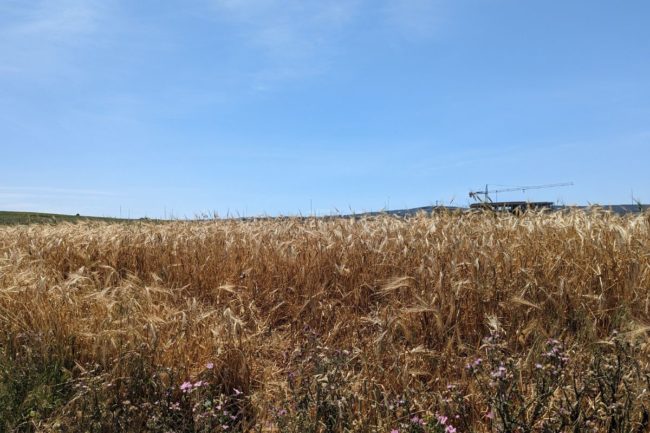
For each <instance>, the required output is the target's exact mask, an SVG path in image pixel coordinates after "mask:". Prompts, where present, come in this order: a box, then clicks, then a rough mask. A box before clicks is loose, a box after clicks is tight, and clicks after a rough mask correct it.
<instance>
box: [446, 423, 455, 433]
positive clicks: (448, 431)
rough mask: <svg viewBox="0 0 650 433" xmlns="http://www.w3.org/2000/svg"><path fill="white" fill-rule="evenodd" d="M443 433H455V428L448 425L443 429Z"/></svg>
mask: <svg viewBox="0 0 650 433" xmlns="http://www.w3.org/2000/svg"><path fill="white" fill-rule="evenodd" d="M445 433H456V427H454V426H453V425H451V424H449V425H448V426H447V427H445Z"/></svg>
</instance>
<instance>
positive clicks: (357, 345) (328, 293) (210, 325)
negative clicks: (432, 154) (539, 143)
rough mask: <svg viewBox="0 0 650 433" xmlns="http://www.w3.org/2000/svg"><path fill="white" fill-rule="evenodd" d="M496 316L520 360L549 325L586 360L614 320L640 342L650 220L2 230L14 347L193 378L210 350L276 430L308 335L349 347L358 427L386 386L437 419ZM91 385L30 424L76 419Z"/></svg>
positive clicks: (475, 219) (532, 217)
mask: <svg viewBox="0 0 650 433" xmlns="http://www.w3.org/2000/svg"><path fill="white" fill-rule="evenodd" d="M489 317H495V318H497V319H498V321H499V322H500V323H501V325H502V326H503V328H504V329H505V330H506V332H507V345H508V348H509V350H510V351H511V352H512V353H513V354H518V355H521V356H522V357H523V358H525V357H526V356H529V355H530V354H533V353H535V352H536V351H539V350H541V347H542V345H543V344H544V341H546V339H547V338H549V337H553V338H560V339H562V340H563V341H565V342H566V344H567V345H570V346H571V347H573V348H574V350H575V351H576V353H588V351H589V350H591V349H590V348H591V347H592V346H593V343H594V342H596V341H598V340H600V339H602V338H605V337H606V336H607V335H609V333H610V332H611V331H612V330H614V329H617V330H620V331H624V332H633V333H636V334H635V335H637V336H641V337H643V338H644V336H645V335H646V333H645V329H646V328H644V327H647V326H648V325H649V324H650V214H647V213H646V214H641V215H634V216H626V217H620V216H615V215H612V214H609V213H605V212H593V213H584V212H577V211H576V212H569V213H554V214H544V213H531V214H526V215H524V216H520V217H517V216H510V215H491V214H479V213H474V214H463V215H461V214H440V215H434V216H424V215H422V216H418V217H414V218H409V219H399V218H393V217H378V218H372V219H362V220H353V219H332V220H319V219H306V220H293V219H284V220H265V221H248V222H237V221H210V222H174V223H168V224H151V223H142V224H132V225H120V224H107V223H81V224H74V225H73V224H67V223H64V224H59V225H54V226H51V225H39V226H15V227H3V228H0V352H2V351H4V353H5V357H6V358H7V359H12V360H14V361H16V360H22V361H21V362H23V361H24V362H25V363H29V362H31V363H37V364H38V363H40V364H38V365H39V366H41V367H36V369H37V370H38V369H39V368H45V367H42V365H43V363H46V364H48V365H51V364H52V363H54V364H55V365H56V366H57V368H59V369H60V370H62V371H64V373H65V374H64V376H65V378H64V379H63V382H64V383H75V384H78V383H79V381H80V380H82V379H81V378H85V379H84V380H86V379H88V378H93V380H95V382H101V383H103V384H108V383H113V384H114V383H115V381H116V380H123V381H126V380H127V379H125V378H129V377H133V376H135V375H137V374H138V372H139V371H142V369H143V368H144V367H143V366H142V363H143V362H145V361H143V359H144V360H146V365H148V366H155V368H156V369H158V370H161V369H165V368H168V369H169V370H166V371H168V372H169V375H172V376H174V377H176V378H178V380H179V381H182V380H183V379H184V378H191V377H196V375H199V374H201V372H202V371H204V370H205V367H204V366H205V364H206V363H207V362H208V361H212V362H214V363H215V364H216V368H215V371H217V372H218V382H219V386H220V387H221V388H222V389H223V390H224V392H231V391H232V390H233V389H235V388H237V389H239V390H242V391H243V392H244V394H245V395H246V396H248V398H249V400H247V401H248V403H247V408H246V414H245V419H246V421H245V423H244V424H245V427H243V428H253V426H256V427H255V428H260V429H265V428H276V427H269V424H268V422H272V421H273V416H272V415H271V413H272V412H271V411H272V410H275V409H272V407H274V406H275V407H276V408H277V407H279V406H280V405H281V404H282V402H283V401H285V400H286V399H287V398H288V396H289V395H290V394H291V391H290V387H289V380H288V375H289V374H294V372H295V371H299V369H300V368H301V367H304V368H306V370H304V371H303V373H304V374H311V373H309V372H311V370H309V369H308V368H307V367H305V365H307V364H308V363H307V364H306V363H305V361H304V360H305V356H306V355H305V351H306V348H313V350H314V351H319V353H325V352H327V351H336V350H337V349H339V350H345V351H346V352H337V353H345V354H346V355H345V356H346V357H347V358H348V359H347V362H346V365H347V367H346V368H347V370H346V371H347V373H346V374H347V376H346V377H345V384H346V385H345V386H347V387H349V389H350V390H351V391H350V392H351V395H354V396H355V400H354V402H353V403H350V404H351V406H350V408H349V411H351V413H353V414H355V416H356V417H357V419H358V420H362V421H358V420H357V421H354V422H352V424H351V425H352V427H350V428H351V429H357V430H363V427H361V425H364V424H365V425H373V426H374V427H373V429H375V428H376V429H378V430H381V429H382V428H384V427H385V428H386V429H388V430H385V431H389V430H390V429H389V428H388V424H383V423H384V421H382V420H383V418H382V417H383V416H384V415H382V413H381V411H380V410H379V409H377V407H376V405H377V402H380V401H382V399H387V398H388V397H387V396H403V395H405V394H409V395H410V394H416V395H417V396H418V397H417V398H415V400H414V401H415V402H414V403H413V404H414V405H415V406H417V409H418V410H419V411H422V412H421V413H426V411H429V412H431V413H433V411H434V410H435V408H434V405H435V404H436V403H435V402H436V398H435V395H436V394H435V393H436V391H437V390H442V389H444V387H445V386H446V385H447V383H449V382H458V383H463V382H464V381H467V380H468V379H467V373H466V371H465V370H464V369H463V368H462V366H464V365H465V363H466V362H467V360H468V359H470V358H471V357H473V356H475V355H476V354H477V353H478V351H479V347H480V345H481V339H482V337H483V336H485V335H486V334H487V333H488V332H489V328H488V318H489ZM643 350H646V352H642V353H646V354H647V348H646V347H645V346H644V347H643ZM327 353H329V352H327ZM134 354H135V355H134ZM132 356H138V357H140V358H141V361H139V362H134V361H133V360H132ZM531 356H532V355H531ZM309 365H311V364H309ZM152 368H153V367H152ZM135 369H140V370H139V371H136V370H135ZM305 372H307V373H305ZM312 373H313V372H312ZM313 374H316V373H313ZM170 377H171V376H170ZM88 380H90V379H88ZM66 381H67V382H66ZM95 382H93V383H95ZM84 383H85V382H84ZM83 389H86V388H83V387H82V388H73V389H71V390H69V391H68V392H67V393H65V398H64V397H62V398H61V401H57V403H56V404H55V405H53V407H52V408H51V409H50V410H48V411H43V412H42V413H40V414H38V415H33V414H32V415H31V416H32V418H29V419H27V418H25V419H22V421H20V420H19V421H20V422H22V423H23V424H22V427H21V428H22V429H23V430H25V431H27V430H29V429H37V430H38V429H42V430H47V429H48V428H50V429H54V430H56V428H57V427H56V426H57V425H58V426H61V425H64V424H65V423H66V422H70V420H74V419H75V417H77V418H78V417H80V416H81V417H83V414H82V415H80V414H79V412H80V411H81V409H79V407H80V406H79V404H80V402H81V401H83V400H84V398H83V396H84V392H88V391H87V389H86V391H83ZM129 392H132V393H133V392H134V391H133V390H131V391H129ZM133 398H137V396H135V397H131V399H133ZM143 398H144V397H143ZM22 404H23V405H24V404H25V403H24V402H23V403H22ZM19 421H16V422H17V423H18V422H19ZM385 422H386V423H388V421H385ZM57 423H58V424H57ZM244 424H243V425H244ZM7 425H8V424H7ZM1 428H2V427H0V431H1ZM6 428H9V427H6ZM104 428H105V429H106V428H107V427H104ZM88 430H89V431H90V430H91V429H90V428H88ZM105 431H108V430H105ZM367 431H374V430H371V429H370V428H368V430H367Z"/></svg>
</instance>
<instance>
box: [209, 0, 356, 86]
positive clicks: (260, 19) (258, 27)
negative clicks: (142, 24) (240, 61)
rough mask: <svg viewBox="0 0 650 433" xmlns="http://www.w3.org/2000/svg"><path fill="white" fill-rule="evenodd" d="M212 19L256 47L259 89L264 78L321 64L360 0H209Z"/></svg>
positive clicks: (317, 69)
mask: <svg viewBox="0 0 650 433" xmlns="http://www.w3.org/2000/svg"><path fill="white" fill-rule="evenodd" d="M212 6H213V10H214V13H215V17H216V19H217V20H219V21H221V22H223V23H226V24H230V25H233V24H234V32H235V34H236V37H237V38H239V39H240V40H241V41H242V42H243V43H244V44H245V45H247V46H248V48H249V49H253V50H258V52H259V54H260V56H261V58H260V59H259V60H260V61H259V63H260V65H261V66H260V67H259V68H258V69H257V70H256V71H255V72H254V73H253V79H254V81H255V82H256V83H255V85H256V86H257V88H258V89H264V88H265V86H266V85H267V83H268V82H272V81H281V80H288V79H293V78H297V77H301V76H305V75H313V74H317V73H319V72H321V71H322V70H323V69H326V68H327V66H328V63H329V62H330V61H331V58H332V57H333V56H334V55H335V54H336V52H337V50H338V49H339V48H340V47H341V44H340V43H339V42H340V41H339V37H340V33H341V32H342V31H343V30H344V29H345V28H346V26H347V25H348V24H349V23H351V22H352V21H353V19H354V18H355V17H356V15H357V14H358V13H359V10H360V6H361V1H359V0H319V1H314V0H212Z"/></svg>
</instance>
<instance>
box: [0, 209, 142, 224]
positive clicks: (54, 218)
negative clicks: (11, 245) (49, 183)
mask: <svg viewBox="0 0 650 433" xmlns="http://www.w3.org/2000/svg"><path fill="white" fill-rule="evenodd" d="M79 221H112V222H120V221H130V220H126V219H119V218H108V217H91V216H82V215H63V214H53V213H41V212H13V211H0V225H12V224H53V223H59V222H79Z"/></svg>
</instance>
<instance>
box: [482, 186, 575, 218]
mask: <svg viewBox="0 0 650 433" xmlns="http://www.w3.org/2000/svg"><path fill="white" fill-rule="evenodd" d="M571 185H573V182H563V183H551V184H547V185H530V186H517V187H512V188H504V189H495V190H490V189H489V188H488V185H485V189H484V190H479V191H470V193H469V196H470V197H471V198H472V199H474V200H475V201H476V203H472V204H471V205H470V208H472V209H491V210H500V211H509V212H516V211H522V210H526V209H544V208H551V207H553V202H550V201H494V200H492V197H490V194H498V193H500V192H513V191H521V192H526V191H527V190H529V189H542V188H557V187H561V186H571Z"/></svg>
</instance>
